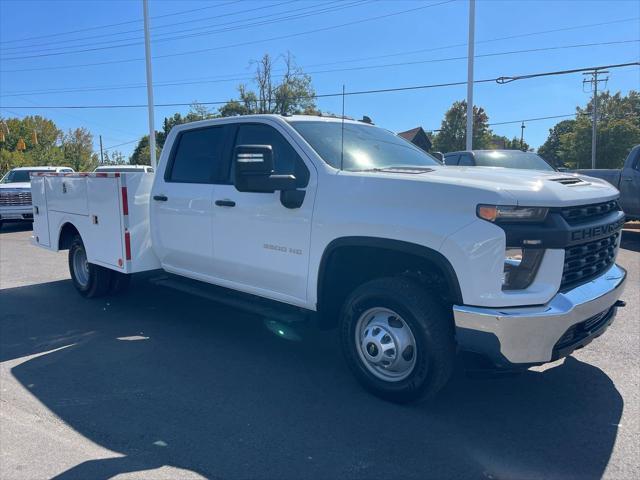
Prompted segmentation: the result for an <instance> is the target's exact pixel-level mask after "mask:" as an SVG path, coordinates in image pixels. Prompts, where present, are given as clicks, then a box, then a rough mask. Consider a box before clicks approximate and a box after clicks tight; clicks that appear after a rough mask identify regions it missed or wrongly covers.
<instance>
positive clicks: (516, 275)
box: [502, 248, 544, 290]
mask: <svg viewBox="0 0 640 480" xmlns="http://www.w3.org/2000/svg"><path fill="white" fill-rule="evenodd" d="M542 257H544V250H543V249H541V248H507V250H506V252H505V258H504V273H503V277H502V289H503V290H523V289H525V288H527V287H528V286H529V285H531V283H532V282H533V280H534V279H535V278H536V273H538V267H540V263H541V262H542Z"/></svg>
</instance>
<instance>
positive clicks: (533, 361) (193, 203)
mask: <svg viewBox="0 0 640 480" xmlns="http://www.w3.org/2000/svg"><path fill="white" fill-rule="evenodd" d="M32 185H33V202H34V220H35V225H34V234H33V242H34V243H35V244H36V245H38V246H41V247H44V248H47V249H50V250H53V251H58V250H64V249H69V268H70V270H71V276H72V279H73V282H74V284H75V286H76V288H77V290H78V291H79V292H80V293H81V294H82V295H84V296H86V297H97V296H101V295H105V294H109V293H115V292H117V291H119V290H122V289H123V288H124V287H125V286H126V285H127V280H128V278H129V277H130V275H131V274H132V273H136V272H142V271H146V270H153V269H163V270H164V271H165V272H167V278H168V279H169V283H171V282H173V283H172V285H174V286H178V285H190V287H189V288H199V287H202V288H211V289H212V291H215V292H216V293H215V294H212V295H214V296H215V295H217V298H219V299H220V300H221V301H227V302H231V303H233V304H235V305H239V306H245V307H246V308H253V309H254V310H255V309H256V308H257V309H258V310H259V311H260V312H262V314H263V315H266V316H271V315H274V316H277V315H280V314H282V315H284V316H287V318H290V319H294V318H296V319H297V318H307V319H314V320H316V321H317V322H318V323H319V325H320V326H321V327H334V326H339V329H340V337H341V343H342V347H343V351H344V354H345V357H346V359H347V362H348V364H349V365H350V367H351V369H352V370H353V372H354V374H355V376H356V377H357V378H358V380H359V381H360V382H362V384H363V385H364V386H365V387H366V388H368V389H369V390H371V391H372V392H373V393H375V394H377V395H380V396H382V397H384V398H387V399H390V400H393V401H398V402H405V401H411V400H415V399H418V398H426V397H429V396H433V395H434V394H435V393H436V392H438V391H439V390H440V389H441V388H442V387H443V386H444V384H445V383H446V382H447V380H448V378H449V376H450V374H451V372H452V369H453V365H454V356H455V354H456V351H465V352H472V353H473V354H475V355H476V356H481V358H484V359H486V360H489V361H490V363H491V365H492V366H495V367H497V368H505V369H523V368H527V367H529V366H532V365H537V364H542V363H545V362H549V361H553V360H555V359H558V358H561V357H564V356H566V355H569V354H570V353H571V352H572V351H573V350H575V349H577V348H581V347H582V346H584V345H586V344H587V343H589V342H590V341H591V340H592V339H593V338H595V337H597V336H598V335H600V334H601V333H602V332H603V331H604V330H605V329H606V328H607V327H608V326H609V324H610V323H611V322H612V320H613V318H614V316H615V312H616V308H617V307H618V306H622V305H623V303H624V302H622V301H620V300H619V297H620V295H621V293H622V291H623V288H624V284H625V279H626V272H625V270H624V269H622V268H621V267H619V266H617V265H616V264H615V257H616V254H617V250H618V247H619V243H620V238H621V232H620V230H621V228H622V225H623V222H624V215H623V213H622V211H621V210H620V208H619V206H618V204H617V201H616V200H617V198H618V191H617V190H616V189H615V188H614V187H613V186H611V185H610V184H608V183H607V182H605V181H601V180H597V179H591V178H589V179H586V178H584V177H580V176H579V175H576V174H564V173H559V172H538V171H527V170H512V169H503V168H485V169H476V168H467V167H445V166H441V165H440V164H439V163H438V162H437V161H436V160H435V159H434V158H433V157H431V156H429V155H428V154H426V153H425V152H423V151H422V150H420V149H418V148H416V147H414V146H413V145H411V144H410V143H408V142H407V141H405V140H403V139H402V138H398V137H396V136H395V135H394V134H392V133H391V132H389V131H387V130H384V129H382V128H379V127H376V126H372V125H368V124H365V123H360V122H354V121H344V122H343V121H340V120H339V119H330V118H322V117H307V116H292V117H281V116H273V115H258V116H246V117H233V118H226V119H216V120H206V121H202V122H194V123H190V124H186V125H180V126H177V127H175V128H173V129H172V130H171V133H170V134H169V137H168V139H167V141H166V144H165V147H164V149H163V151H162V156H161V158H160V160H159V165H158V168H157V171H156V173H155V174H150V173H93V174H57V175H56V174H53V175H51V174H40V173H38V174H34V175H33V176H32ZM182 282H184V283H182ZM207 284H209V285H207ZM211 284H212V285H215V287H214V286H212V285H211ZM185 288H186V287H185Z"/></svg>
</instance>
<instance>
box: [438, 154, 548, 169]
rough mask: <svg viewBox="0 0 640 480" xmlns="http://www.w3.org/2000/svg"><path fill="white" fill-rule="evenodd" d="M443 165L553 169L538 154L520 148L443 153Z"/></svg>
mask: <svg viewBox="0 0 640 480" xmlns="http://www.w3.org/2000/svg"><path fill="white" fill-rule="evenodd" d="M444 164H445V165H460V166H469V167H505V168H522V169H527V170H550V171H554V170H555V169H554V168H553V167H552V166H551V165H549V164H548V163H547V162H546V161H545V160H544V159H543V158H542V157H541V156H540V155H538V154H537V153H533V152H522V151H520V150H466V151H462V152H449V153H445V154H444Z"/></svg>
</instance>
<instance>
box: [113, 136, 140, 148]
mask: <svg viewBox="0 0 640 480" xmlns="http://www.w3.org/2000/svg"><path fill="white" fill-rule="evenodd" d="M139 141H140V139H139V138H136V139H135V140H129V141H128V142H123V143H119V144H117V145H111V146H110V147H105V148H104V150H107V151H108V150H112V149H114V148H117V147H122V146H124V145H130V144H132V143H136V142H139Z"/></svg>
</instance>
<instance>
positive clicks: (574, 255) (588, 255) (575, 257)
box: [560, 231, 620, 290]
mask: <svg viewBox="0 0 640 480" xmlns="http://www.w3.org/2000/svg"><path fill="white" fill-rule="evenodd" d="M619 236H620V232H619V231H618V232H615V233H614V234H613V235H610V236H608V237H606V238H602V239H600V240H595V241H593V242H587V243H583V244H581V245H575V246H573V247H567V248H566V249H565V254H564V270H563V272H562V283H561V284H560V290H566V289H568V288H570V287H573V286H576V285H578V284H581V283H585V282H587V281H589V280H591V279H592V278H595V277H597V276H598V275H600V274H602V273H604V272H605V271H606V270H607V269H608V268H609V267H611V265H613V262H614V261H615V258H616V248H617V246H618V237H619Z"/></svg>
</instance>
